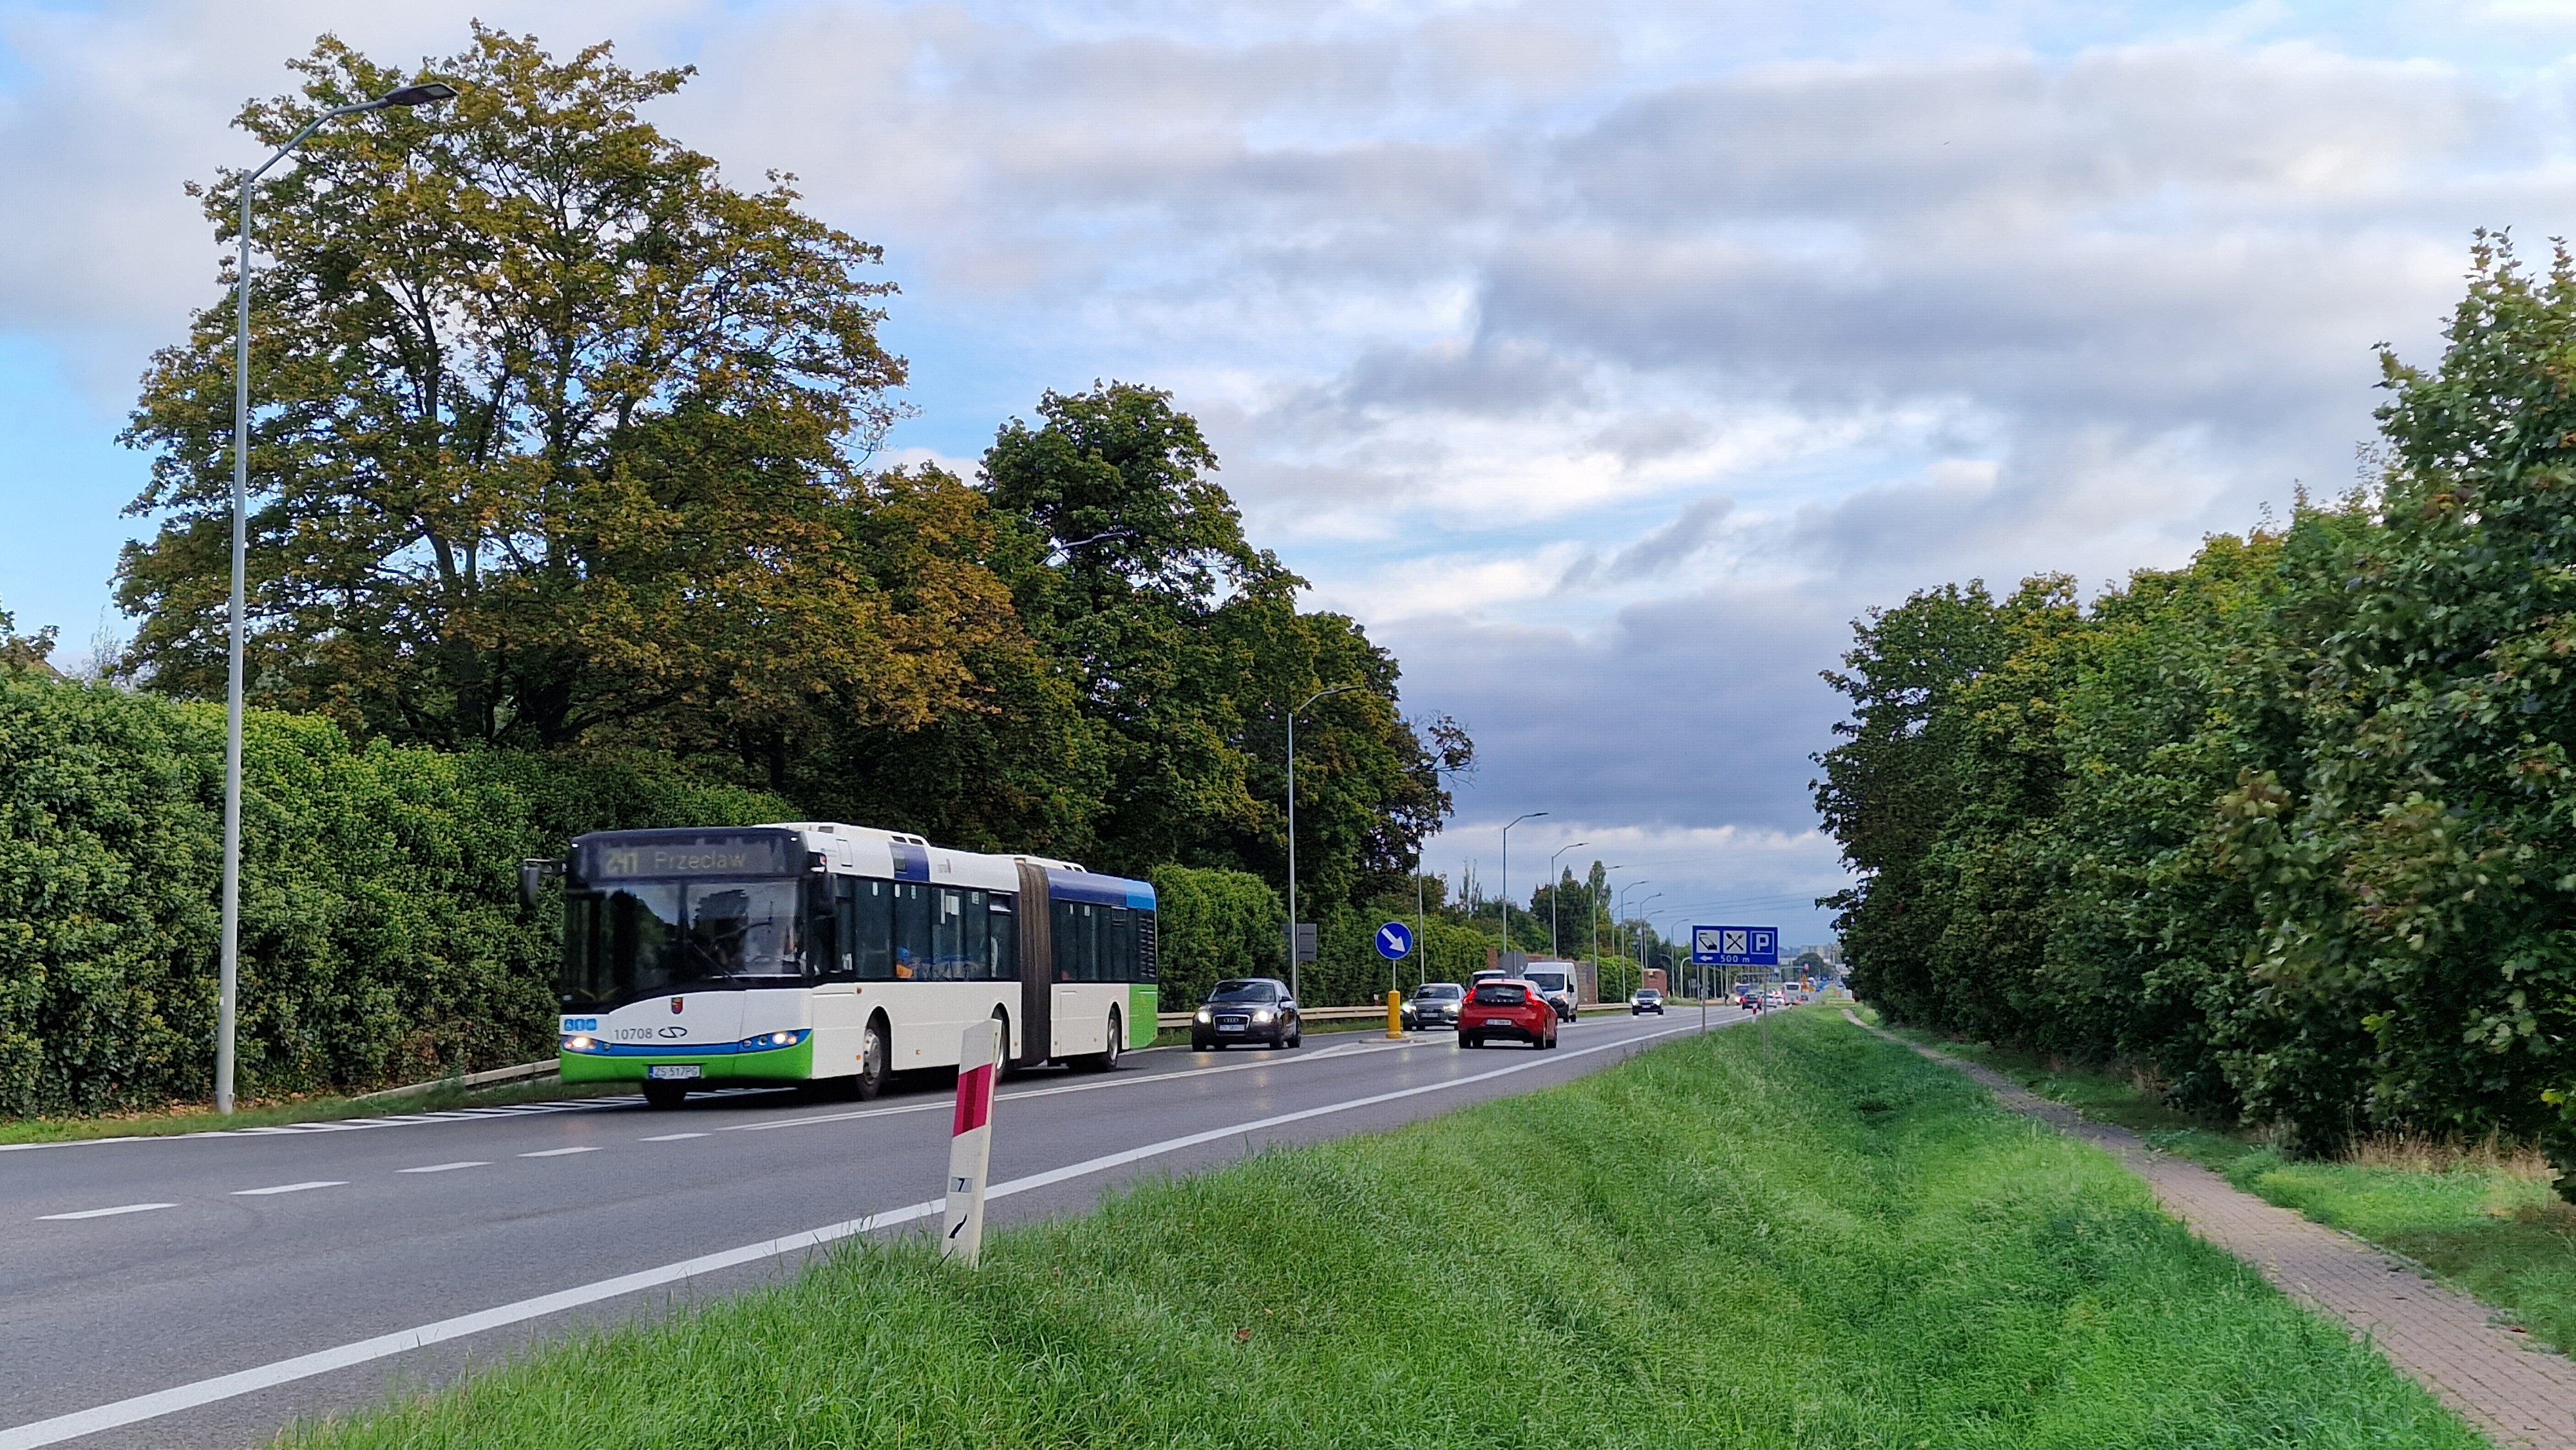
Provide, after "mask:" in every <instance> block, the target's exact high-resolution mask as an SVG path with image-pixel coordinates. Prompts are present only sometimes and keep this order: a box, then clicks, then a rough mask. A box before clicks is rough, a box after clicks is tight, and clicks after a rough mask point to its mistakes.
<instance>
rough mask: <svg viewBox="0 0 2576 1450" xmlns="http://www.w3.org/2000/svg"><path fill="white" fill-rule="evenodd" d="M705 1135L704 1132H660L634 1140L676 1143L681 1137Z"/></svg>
mask: <svg viewBox="0 0 2576 1450" xmlns="http://www.w3.org/2000/svg"><path fill="white" fill-rule="evenodd" d="M705 1136H706V1134H704V1133H662V1134H658V1135H656V1136H654V1137H650V1138H638V1139H636V1140H635V1141H636V1142H638V1143H676V1142H678V1141H680V1140H681V1139H682V1138H703V1137H705Z"/></svg>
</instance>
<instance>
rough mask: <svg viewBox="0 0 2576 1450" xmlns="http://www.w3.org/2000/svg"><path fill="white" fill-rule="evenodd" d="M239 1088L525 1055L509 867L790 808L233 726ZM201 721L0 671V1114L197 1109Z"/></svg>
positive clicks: (203, 999)
mask: <svg viewBox="0 0 2576 1450" xmlns="http://www.w3.org/2000/svg"><path fill="white" fill-rule="evenodd" d="M243 782H244V791H243V795H244V810H243V830H242V838H243V889H242V974H241V996H240V1000H241V1009H242V1015H241V1024H240V1037H239V1041H240V1072H239V1078H238V1083H239V1088H240V1091H241V1093H242V1095H243V1096H245V1097H268V1096H275V1095H279V1094H285V1093H295V1092H308V1091H317V1090H338V1091H364V1090H367V1089H370V1088H376V1087H383V1086H387V1085H390V1084H393V1083H398V1082H411V1081H419V1080H422V1079H424V1078H429V1077H435V1076H439V1075H441V1074H444V1073H450V1072H464V1071H471V1070H474V1069H477V1068H484V1067H492V1066H497V1065H500V1064H504V1063H510V1062H523V1061H527V1060H529V1059H531V1058H534V1057H540V1056H543V1055H545V1054H546V1053H547V1052H548V1051H550V1050H551V1049H552V1047H553V1003H552V1000H551V995H550V992H549V989H548V986H547V963H548V961H549V959H550V957H551V955H552V947H551V939H552V936H553V932H554V930H555V927H554V923H553V922H552V921H551V920H547V919H537V918H531V917H529V916H527V915H526V914H524V913H523V912H521V910H520V909H519V907H518V905H517V902H516V890H517V887H516V874H517V871H516V868H517V863H518V860H519V858H520V857H522V856H529V855H554V854H559V853H560V852H561V851H562V849H563V845H564V842H565V840H566V839H567V838H568V837H570V836H572V835H574V834H576V833H578V832H581V831H585V830H597V829H607V828H613V827H620V826H641V825H659V824H671V823H677V822H682V821H703V822H710V823H722V824H737V823H745V822H751V821H759V820H777V819H782V818H787V817H791V816H792V814H793V811H792V808H791V807H789V806H788V805H787V804H786V803H785V802H783V801H780V800H777V799H776V798H774V797H768V796H764V795H760V794H757V793H754V792H750V791H743V790H736V789H731V788H725V787H711V786H706V785H702V784H697V783H693V782H690V781H686V780H683V779H678V778H674V777H671V776H668V775H666V774H663V773H660V772H657V771H655V770H653V769H651V768H648V767H645V766H640V765H630V764H621V763H610V762H564V761H557V760H552V759H543V758H537V757H531V756H526V755H516V754H507V753H499V752H493V753H480V754H468V755H446V754H440V753H437V752H434V751H429V750H420V749H397V748H394V747H391V746H386V745H382V744H378V745H374V746H370V747H367V748H364V749H360V748H355V747H353V746H352V745H351V743H350V741H349V739H348V737H347V736H346V735H344V734H342V733H341V732H340V730H339V729H338V728H337V727H335V726H333V725H331V724H329V723H327V722H325V721H322V720H319V719H314V718H311V717H303V716H292V715H282V714H276V713H272V712H268V711H258V710H254V711H252V712H251V714H250V716H249V718H248V719H247V721H246V722H245V729H244V769H243ZM222 820H223V711H222V709H221V708H220V707H217V706H211V705H197V704H177V703H172V702H169V701H166V700H161V699H157V698H154V697H149V696H141V695H133V694H128V693H125V692H122V691H119V690H115V689H111V688H106V687H101V686H88V685H77V684H70V683H64V682H58V681H50V680H45V679H41V678H37V677H32V676H29V677H19V678H6V677H0V1115H8V1116H28V1115H34V1114H41V1113H65V1112H100V1111H116V1110H127V1109H138V1108H150V1107H157V1106H161V1105H164V1104H167V1103H171V1102H174V1101H194V1100H202V1099H204V1098H205V1097H207V1096H208V1095H209V1093H210V1092H211V1089H212V1083H213V1075H214V1018H215V958H216V945H217V936H218V923H219V919H218V915H217V902H218V888H219V884H220V880H221V847H220V842H221V835H220V832H221V827H222Z"/></svg>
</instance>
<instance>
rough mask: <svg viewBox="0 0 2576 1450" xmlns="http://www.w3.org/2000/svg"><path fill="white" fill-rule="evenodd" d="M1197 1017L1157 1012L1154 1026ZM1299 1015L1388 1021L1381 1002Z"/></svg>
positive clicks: (1333, 1019) (1311, 1018)
mask: <svg viewBox="0 0 2576 1450" xmlns="http://www.w3.org/2000/svg"><path fill="white" fill-rule="evenodd" d="M1197 1015H1198V1014H1197V1013H1196V1012H1157V1013H1155V1014H1154V1025H1155V1026H1156V1027H1158V1028H1159V1027H1187V1026H1189V1025H1190V1019H1191V1018H1193V1017H1196V1016H1197ZM1297 1015H1298V1016H1300V1017H1303V1018H1305V1019H1306V1020H1307V1021H1309V1022H1360V1021H1366V1020H1370V1019H1375V1020H1377V1021H1381V1022H1383V1021H1385V1020H1386V1004H1385V1003H1383V1002H1380V1003H1378V1004H1377V1005H1376V1006H1374V1007H1301V1008H1299V1009H1298V1011H1297Z"/></svg>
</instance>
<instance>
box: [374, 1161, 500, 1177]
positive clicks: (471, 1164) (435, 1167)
mask: <svg viewBox="0 0 2576 1450" xmlns="http://www.w3.org/2000/svg"><path fill="white" fill-rule="evenodd" d="M491 1166H492V1160H490V1159H488V1158H467V1159H463V1160H461V1161H459V1162H455V1163H427V1164H423V1165H422V1166H420V1167H418V1168H397V1169H395V1170H394V1171H395V1172H396V1173H451V1172H454V1171H455V1170H457V1169H459V1168H489V1167H491Z"/></svg>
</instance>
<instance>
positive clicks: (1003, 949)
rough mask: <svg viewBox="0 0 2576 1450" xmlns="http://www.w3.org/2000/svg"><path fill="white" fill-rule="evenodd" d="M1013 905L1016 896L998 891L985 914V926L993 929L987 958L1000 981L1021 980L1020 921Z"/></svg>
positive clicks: (990, 933) (989, 937)
mask: <svg viewBox="0 0 2576 1450" xmlns="http://www.w3.org/2000/svg"><path fill="white" fill-rule="evenodd" d="M1012 905H1013V898H1012V897H1009V896H1005V895H1003V894H1002V893H1001V892H998V891H996V892H994V893H993V899H992V903H991V904H990V905H989V906H987V907H986V908H985V912H984V915H985V923H984V924H985V926H986V927H987V928H989V935H987V937H986V938H985V943H986V952H987V957H986V959H987V960H988V961H990V962H991V963H992V968H993V971H992V979H993V980H994V981H996V982H1016V981H1018V980H1019V979H1020V918H1019V916H1018V914H1017V913H1016V912H1014V911H1013V910H1012V909H1011V908H1012Z"/></svg>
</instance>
